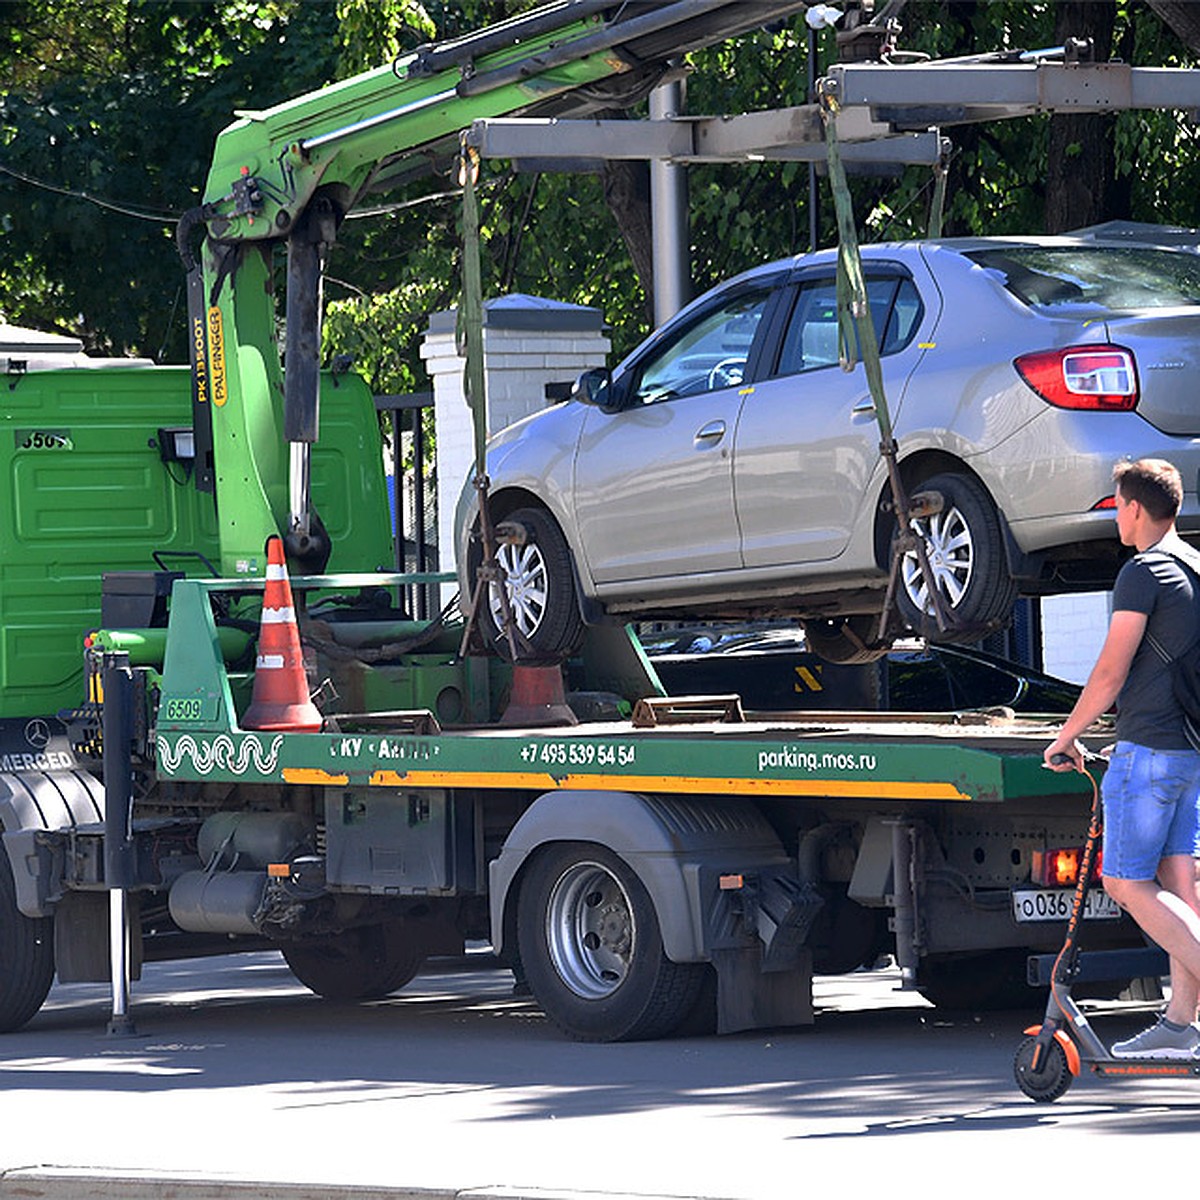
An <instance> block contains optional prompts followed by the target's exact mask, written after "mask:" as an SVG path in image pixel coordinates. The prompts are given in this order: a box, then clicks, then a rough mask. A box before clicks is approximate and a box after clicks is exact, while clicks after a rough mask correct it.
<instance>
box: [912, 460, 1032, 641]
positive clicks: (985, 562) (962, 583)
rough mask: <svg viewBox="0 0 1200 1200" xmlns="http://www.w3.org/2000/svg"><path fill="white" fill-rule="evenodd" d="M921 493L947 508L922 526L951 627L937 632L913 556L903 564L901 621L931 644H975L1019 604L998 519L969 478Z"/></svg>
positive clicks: (950, 475) (938, 479)
mask: <svg viewBox="0 0 1200 1200" xmlns="http://www.w3.org/2000/svg"><path fill="white" fill-rule="evenodd" d="M920 490H921V491H923V492H937V493H939V494H940V495H941V497H942V499H943V502H944V503H943V508H942V511H941V512H939V513H936V514H934V515H933V516H931V517H925V518H922V519H921V520H920V521H918V525H919V527H920V529H921V531H922V532H923V533H924V535H925V551H926V554H927V555H928V556H929V560H930V567H931V568H932V569H933V573H934V577H935V581H936V586H937V587H938V589H939V592H940V594H941V596H942V600H943V602H944V604H945V608H946V615H947V617H949V618H950V620H951V626H950V628H948V629H944V630H939V629H938V626H937V621H936V619H935V618H934V615H933V609H932V606H931V605H930V602H929V598H928V591H927V589H926V587H925V581H924V579H923V577H922V574H921V569H920V565H919V563H918V561H917V555H916V553H915V551H910V552H909V553H908V554H906V555H905V556H904V557H903V558H902V559H901V563H900V581H899V586H898V587H897V588H896V604H897V607H898V608H899V610H900V616H901V617H902V618H903V620H904V622H905V623H906V624H907V625H908V626H909V627H910V628H911V629H913V630H914V631H915V632H916V633H918V634H921V635H923V636H925V637H927V638H929V640H930V641H934V642H950V643H953V642H977V641H979V639H980V638H981V637H983V636H984V635H985V634H987V633H988V632H990V631H991V630H993V629H996V628H999V627H1001V626H1002V625H1004V624H1006V623H1007V621H1008V620H1009V619H1010V617H1011V615H1012V609H1013V605H1014V604H1015V603H1016V599H1017V587H1016V583H1015V582H1014V581H1013V578H1012V576H1011V575H1010V574H1009V570H1008V561H1007V558H1006V557H1005V553H1004V536H1003V533H1002V530H1001V527H1000V517H999V514H998V513H997V512H996V506H995V505H994V504H993V503H992V500H991V497H990V496H988V494H987V492H986V490H985V489H984V488H983V486H982V484H980V483H979V482H978V481H977V480H976V479H974V478H973V477H972V476H970V475H964V474H959V473H955V472H947V473H945V474H941V475H933V476H931V477H930V478H929V479H927V480H925V481H924V482H923V483H922V484H921V485H920Z"/></svg>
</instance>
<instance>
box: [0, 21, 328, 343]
mask: <svg viewBox="0 0 1200 1200" xmlns="http://www.w3.org/2000/svg"><path fill="white" fill-rule="evenodd" d="M0 21H2V22H3V29H2V30H0V56H2V59H3V63H2V65H3V67H4V74H5V77H6V78H7V79H8V80H9V81H10V82H9V86H8V90H7V92H6V94H5V95H4V97H3V99H2V101H0V168H2V174H0V313H3V315H4V318H5V319H6V320H9V321H13V322H18V323H25V324H29V325H32V326H37V327H41V328H46V329H57V330H61V331H64V332H71V333H74V334H77V335H79V336H81V337H82V338H83V339H84V341H85V344H86V345H87V346H89V347H90V348H92V349H95V350H103V351H108V352H111V353H138V354H143V355H149V356H155V357H157V356H160V355H162V356H163V357H165V358H168V359H173V360H174V361H180V360H181V359H182V357H183V353H184V350H183V346H184V320H183V317H184V313H183V302H182V272H181V270H180V267H179V260H178V257H177V255H176V254H175V250H174V223H175V220H176V218H177V217H178V216H179V214H180V213H181V212H183V211H184V210H185V209H186V208H188V207H189V206H191V205H192V204H194V203H195V202H196V198H197V196H198V194H199V189H200V187H201V186H202V184H203V181H204V178H205V175H206V173H207V163H208V159H209V157H210V154H211V150H212V144H213V138H214V137H215V134H216V132H217V131H218V130H219V129H220V128H221V127H222V126H224V125H226V124H228V123H229V122H230V120H231V119H232V116H233V113H234V111H235V110H236V109H240V108H247V107H250V108H253V107H265V106H267V105H269V104H272V103H275V102H277V101H279V100H282V99H284V98H286V97H287V96H289V95H291V94H293V93H294V92H298V91H305V90H307V89H309V88H312V87H317V86H319V85H320V84H321V83H323V82H324V81H325V80H327V79H329V78H331V77H332V75H333V72H334V68H335V62H336V56H337V53H338V48H337V30H338V26H337V16H336V11H335V10H334V8H333V7H332V6H329V5H325V4H311V5H310V4H302V3H299V2H298V0H261V2H258V3H254V2H250V0H111V2H109V3H89V4H79V3H78V2H77V0H19V2H17V3H10V4H6V5H4V6H3V7H2V8H0ZM51 189H53V190H51Z"/></svg>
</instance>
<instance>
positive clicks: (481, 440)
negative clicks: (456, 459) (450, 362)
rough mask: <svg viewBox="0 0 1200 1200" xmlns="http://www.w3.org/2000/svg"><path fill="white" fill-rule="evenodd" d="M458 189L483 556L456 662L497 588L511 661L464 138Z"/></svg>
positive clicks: (461, 334) (475, 214)
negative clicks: (492, 497)
mask: <svg viewBox="0 0 1200 1200" xmlns="http://www.w3.org/2000/svg"><path fill="white" fill-rule="evenodd" d="M458 169H459V180H458V181H459V184H460V185H461V187H462V190H463V265H462V300H461V301H460V303H459V306H458V318H457V321H456V323H455V330H454V340H455V347H456V349H457V350H458V353H459V354H460V355H461V356H462V357H463V358H464V359H465V360H466V365H465V366H464V367H463V391H464V392H465V394H466V398H467V404H468V405H469V406H470V409H471V426H472V432H473V435H474V443H475V445H474V449H475V477H474V485H475V493H476V495H477V496H478V499H479V536H480V539H481V541H482V542H483V555H482V560H481V562H480V565H479V571H478V574H477V576H476V579H475V583H474V590H473V593H472V596H471V608H470V613H469V616H468V619H467V622H466V627H465V628H464V629H463V636H462V646H461V650H460V657H462V658H465V657H466V656H467V653H468V650H469V647H470V643H471V633H472V630H473V629H475V628H477V627H478V626H477V620H478V614H479V612H480V611H481V606H482V605H483V604H484V603H486V597H487V591H488V588H489V587H490V586H491V585H493V584H494V585H495V587H496V594H497V595H498V596H499V599H500V611H501V614H502V620H503V624H504V630H505V636H506V637H507V639H508V646H509V651H510V653H511V654H512V661H513V662H516V661H517V658H518V640H520V641H522V642H523V641H524V639H523V638H520V637H519V634H518V632H517V629H516V623H515V622H514V621H513V615H512V608H511V606H510V604H509V600H508V591H507V589H506V588H505V587H504V572H503V570H502V569H501V568H500V566H499V565H498V563H497V561H496V532H495V529H494V528H493V526H492V519H491V514H490V512H489V511H488V488H489V487H490V483H489V480H488V477H487V374H486V372H485V371H484V367H483V271H482V268H481V267H480V263H479V200H478V197H477V196H476V194H475V185H476V183H477V182H478V180H479V152H478V151H477V150H475V149H473V148H472V147H470V146H468V145H467V141H466V133H465V131H464V133H463V134H462V135H461V140H460V154H459V168H458Z"/></svg>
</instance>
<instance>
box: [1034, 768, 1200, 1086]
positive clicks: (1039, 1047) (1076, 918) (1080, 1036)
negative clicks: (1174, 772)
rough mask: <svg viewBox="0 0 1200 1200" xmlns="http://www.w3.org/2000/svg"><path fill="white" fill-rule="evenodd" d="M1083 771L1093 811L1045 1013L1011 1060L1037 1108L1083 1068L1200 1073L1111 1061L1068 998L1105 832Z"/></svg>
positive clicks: (1144, 1061)
mask: <svg viewBox="0 0 1200 1200" xmlns="http://www.w3.org/2000/svg"><path fill="white" fill-rule="evenodd" d="M1085 757H1086V759H1088V760H1096V759H1099V757H1100V756H1099V755H1093V754H1088V755H1086V756H1085ZM1052 761H1053V762H1055V763H1064V762H1069V761H1070V759H1069V758H1068V756H1067V755H1065V754H1061V755H1059V754H1056V755H1055V756H1054V759H1053V760H1052ZM1083 773H1084V774H1085V775H1086V776H1087V777H1088V779H1089V780H1090V781H1091V784H1092V813H1091V819H1090V821H1089V823H1088V832H1087V841H1086V842H1085V843H1084V847H1083V853H1082V855H1081V856H1080V862H1079V877H1078V879H1077V881H1076V883H1075V895H1074V898H1073V899H1072V902H1071V914H1070V917H1069V919H1068V921H1067V932H1066V937H1065V938H1064V939H1063V946H1062V949H1061V950H1060V951H1059V952H1058V956H1057V958H1056V959H1055V960H1054V965H1053V970H1052V971H1051V975H1050V996H1049V998H1048V999H1047V1001H1046V1015H1045V1017H1044V1018H1043V1020H1042V1024H1041V1025H1035V1026H1034V1027H1033V1028H1032V1029H1027V1030H1026V1031H1025V1033H1026V1035H1027V1036H1026V1038H1025V1040H1024V1041H1023V1042H1022V1043H1021V1045H1020V1046H1019V1047H1018V1048H1017V1053H1016V1057H1015V1058H1014V1059H1013V1077H1014V1078H1015V1079H1016V1082H1017V1087H1019V1088H1020V1089H1021V1091H1023V1092H1024V1093H1025V1095H1026V1096H1028V1097H1029V1098H1030V1100H1036V1101H1038V1102H1039V1103H1041V1104H1049V1103H1050V1102H1051V1101H1053V1100H1057V1099H1058V1098H1059V1097H1060V1096H1062V1095H1063V1094H1064V1093H1065V1092H1066V1090H1067V1089H1068V1088H1069V1087H1070V1086H1071V1084H1072V1082H1073V1081H1074V1080H1075V1078H1076V1077H1077V1076H1078V1075H1079V1074H1080V1072H1081V1071H1082V1070H1083V1067H1084V1066H1085V1065H1086V1066H1087V1067H1088V1069H1089V1070H1090V1071H1091V1072H1092V1074H1094V1075H1102V1076H1123V1077H1125V1078H1129V1077H1134V1078H1137V1079H1148V1078H1159V1077H1181V1076H1189V1075H1200V1059H1179V1058H1115V1057H1113V1055H1112V1053H1111V1052H1110V1051H1109V1049H1108V1047H1107V1046H1106V1045H1105V1044H1104V1043H1103V1042H1102V1041H1101V1040H1100V1038H1099V1036H1098V1035H1097V1034H1096V1031H1095V1030H1094V1029H1093V1028H1092V1026H1091V1024H1090V1023H1089V1021H1088V1019H1087V1017H1086V1016H1085V1015H1084V1014H1083V1013H1082V1012H1080V1010H1079V1006H1078V1005H1077V1004H1076V1003H1075V1001H1074V999H1073V998H1072V996H1071V985H1072V983H1073V982H1074V981H1075V979H1076V977H1077V976H1078V974H1079V927H1080V924H1081V923H1082V921H1083V913H1084V909H1085V905H1086V904H1087V897H1088V892H1089V891H1090V890H1091V886H1092V868H1093V864H1094V863H1095V859H1096V853H1097V851H1098V849H1099V847H1100V840H1101V836H1102V834H1103V832H1104V825H1103V810H1102V808H1101V802H1100V788H1099V786H1098V784H1097V783H1096V780H1095V778H1094V777H1093V775H1092V773H1091V772H1090V771H1088V770H1087V769H1086V767H1085V768H1084V771H1083Z"/></svg>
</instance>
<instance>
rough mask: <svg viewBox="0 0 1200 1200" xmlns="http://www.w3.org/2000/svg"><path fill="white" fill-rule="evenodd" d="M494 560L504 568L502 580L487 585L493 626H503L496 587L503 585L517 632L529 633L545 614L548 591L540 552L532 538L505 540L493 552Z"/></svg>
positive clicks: (538, 624)
mask: <svg viewBox="0 0 1200 1200" xmlns="http://www.w3.org/2000/svg"><path fill="white" fill-rule="evenodd" d="M496 563H497V565H498V566H499V567H500V570H501V571H503V572H504V583H503V584H502V585H497V584H492V586H491V588H490V589H489V597H488V599H489V605H490V607H491V610H492V620H493V621H494V622H495V625H496V628H497V629H500V630H503V629H504V627H505V620H504V605H503V604H502V603H501V600H500V591H499V589H500V587H501V586H503V587H504V589H505V591H506V592H507V593H508V606H509V608H510V609H511V610H512V619H513V622H514V623H515V625H516V627H517V630H518V632H520V633H521V634H522V635H523V636H524V637H527V638H528V637H532V636H533V634H534V633H535V632H536V631H537V629H538V628H539V626H540V625H541V623H542V621H543V620H544V618H545V615H546V601H547V597H548V593H549V588H548V579H547V573H546V561H545V559H544V558H543V557H542V552H541V550H540V549H539V548H538V545H537V543H536V542H527V543H526V544H525V545H524V546H513V545H509V544H507V543H505V544H503V545H501V546H500V547H499V549H498V550H497V552H496Z"/></svg>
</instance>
